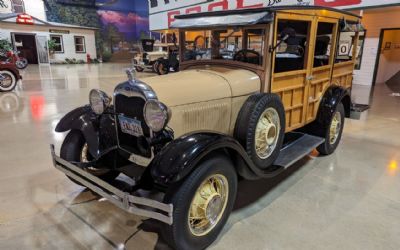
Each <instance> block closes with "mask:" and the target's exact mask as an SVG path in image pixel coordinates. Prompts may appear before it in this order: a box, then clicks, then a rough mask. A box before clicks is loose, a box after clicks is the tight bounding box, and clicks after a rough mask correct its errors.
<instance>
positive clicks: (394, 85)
mask: <svg viewBox="0 0 400 250" xmlns="http://www.w3.org/2000/svg"><path fill="white" fill-rule="evenodd" d="M383 83H385V84H386V85H387V86H388V87H389V88H391V89H392V90H393V91H395V92H400V28H395V29H382V30H381V35H380V40H379V47H378V56H377V59H376V66H375V74H374V84H383Z"/></svg>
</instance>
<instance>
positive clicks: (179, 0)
mask: <svg viewBox="0 0 400 250" xmlns="http://www.w3.org/2000/svg"><path fill="white" fill-rule="evenodd" d="M313 2H314V0H176V1H168V0H150V1H149V11H150V30H163V29H168V27H169V26H170V25H171V23H172V22H173V21H174V20H175V19H174V16H176V15H183V14H191V13H197V12H209V11H218V10H235V9H249V8H260V7H270V6H281V5H312V4H313Z"/></svg>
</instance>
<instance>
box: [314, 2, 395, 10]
mask: <svg viewBox="0 0 400 250" xmlns="http://www.w3.org/2000/svg"><path fill="white" fill-rule="evenodd" d="M314 4H315V5H320V6H328V7H334V8H340V9H351V8H366V7H374V6H383V5H392V4H399V5H400V1H399V0H381V1H377V0H315V3H314Z"/></svg>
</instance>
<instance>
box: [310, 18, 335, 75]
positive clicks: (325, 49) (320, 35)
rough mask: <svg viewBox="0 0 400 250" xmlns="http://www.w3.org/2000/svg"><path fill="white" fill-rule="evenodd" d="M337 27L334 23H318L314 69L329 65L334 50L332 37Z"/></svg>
mask: <svg viewBox="0 0 400 250" xmlns="http://www.w3.org/2000/svg"><path fill="white" fill-rule="evenodd" d="M334 27H335V25H334V24H333V23H325V22H319V23H318V30H317V37H316V40H315V51H314V67H315V68H317V67H321V66H325V65H328V64H329V62H330V58H331V54H332V50H331V46H332V37H333V33H334Z"/></svg>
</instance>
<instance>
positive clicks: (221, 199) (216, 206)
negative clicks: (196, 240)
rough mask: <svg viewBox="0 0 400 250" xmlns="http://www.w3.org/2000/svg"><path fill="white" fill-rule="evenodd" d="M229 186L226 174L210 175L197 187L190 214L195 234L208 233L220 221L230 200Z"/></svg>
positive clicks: (190, 225)
mask: <svg viewBox="0 0 400 250" xmlns="http://www.w3.org/2000/svg"><path fill="white" fill-rule="evenodd" d="M228 194H229V186H228V180H227V179H226V177H225V176H223V175H220V174H216V175H212V176H210V177H208V178H207V179H206V180H205V181H203V183H202V184H201V185H200V186H199V188H198V189H197V191H196V193H195V196H194V197H193V200H192V203H191V204H190V210H189V214H188V223H189V228H190V231H191V233H192V234H193V235H195V236H203V235H206V234H208V233H209V232H210V231H211V230H212V229H213V228H214V227H215V226H216V225H217V224H218V222H219V221H220V219H221V217H222V215H223V214H224V211H225V208H226V204H227V202H228Z"/></svg>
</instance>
